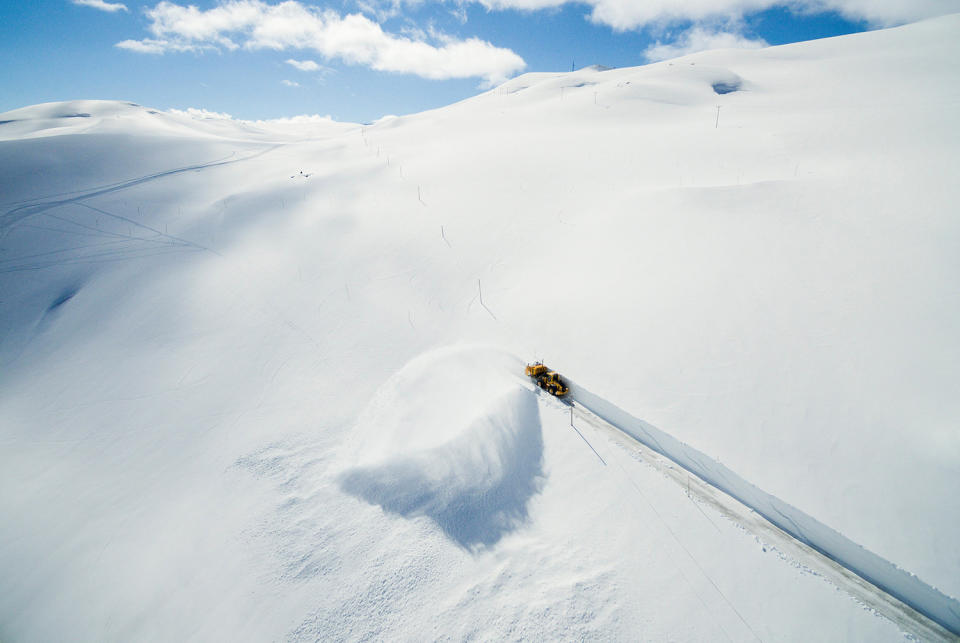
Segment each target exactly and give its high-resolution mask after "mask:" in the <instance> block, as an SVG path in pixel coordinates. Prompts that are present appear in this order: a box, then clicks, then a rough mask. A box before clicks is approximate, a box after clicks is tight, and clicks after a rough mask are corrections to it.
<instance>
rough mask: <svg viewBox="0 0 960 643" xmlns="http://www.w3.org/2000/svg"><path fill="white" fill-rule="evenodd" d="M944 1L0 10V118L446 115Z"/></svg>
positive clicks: (147, 5) (98, 5)
mask: <svg viewBox="0 0 960 643" xmlns="http://www.w3.org/2000/svg"><path fill="white" fill-rule="evenodd" d="M956 1H957V3H958V6H953V7H951V5H950V3H951V2H954V0H946V2H944V0H929V1H925V0H878V1H877V2H866V3H864V2H862V1H860V0H792V2H791V3H790V5H789V6H790V7H792V8H791V9H788V8H787V5H785V4H783V3H782V2H777V1H776V0H699V1H698V2H690V1H686V2H680V1H677V0H580V1H578V2H568V1H567V0H342V1H336V2H323V0H288V1H287V2H284V3H282V4H281V3H280V2H279V1H278V0H228V1H195V4H194V7H193V8H192V9H191V8H190V6H189V5H188V3H186V2H179V1H177V0H165V1H161V0H158V1H156V2H141V1H139V0H126V1H125V2H122V3H121V2H120V1H119V0H117V1H113V0H39V1H37V2H13V1H8V2H4V3H2V4H0V62H2V65H0V87H2V88H3V89H2V92H0V111H7V110H10V109H14V108H17V107H23V106H26V105H31V104H35V103H41V102H48V101H56V100H69V99H79V98H102V99H122V100H129V101H133V102H137V103H140V104H143V105H149V106H151V107H154V108H158V109H169V108H179V109H185V108H188V107H195V108H203V109H207V110H211V111H216V112H226V113H229V114H232V115H233V116H235V117H237V118H244V119H261V118H275V117H284V116H293V115H296V114H321V115H326V114H329V115H331V116H333V117H334V118H336V119H337V120H349V121H356V122H364V121H371V120H374V119H376V118H378V117H380V116H382V115H384V114H406V113H411V112H417V111H421V110H424V109H429V108H432V107H439V106H442V105H446V104H449V103H451V102H454V101H457V100H460V99H463V98H466V97H468V96H471V95H473V94H476V93H477V92H478V91H480V90H481V89H482V88H483V87H486V86H489V85H490V84H496V83H497V82H500V81H502V80H503V79H504V78H507V77H510V76H512V75H516V74H517V73H522V72H524V71H564V70H569V69H570V68H571V66H572V65H576V66H577V67H580V66H584V65H589V64H594V63H599V64H603V65H607V66H611V67H623V66H632V65H641V64H644V63H646V62H648V61H649V60H651V59H655V58H657V57H664V56H672V55H676V54H679V53H684V52H688V51H694V50H697V49H703V48H714V47H717V46H743V47H756V46H762V45H764V44H771V45H776V44H783V43H787V42H795V41H800V40H809V39H814V38H822V37H828V36H834V35H839V34H845V33H852V32H856V31H862V30H865V29H869V28H875V27H881V26H887V25H894V24H900V23H903V22H909V21H913V20H917V19H921V18H923V17H927V16H930V15H936V14H937V13H942V12H943V11H944V8H948V9H950V8H952V10H960V0H956ZM863 5H869V6H868V7H867V8H866V9H865V8H864V7H863ZM744 7H751V8H757V7H759V8H760V10H753V11H749V10H745V9H744Z"/></svg>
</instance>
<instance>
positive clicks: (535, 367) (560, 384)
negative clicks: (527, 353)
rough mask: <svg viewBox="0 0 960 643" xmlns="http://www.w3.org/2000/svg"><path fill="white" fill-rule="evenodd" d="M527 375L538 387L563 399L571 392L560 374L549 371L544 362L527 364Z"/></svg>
mask: <svg viewBox="0 0 960 643" xmlns="http://www.w3.org/2000/svg"><path fill="white" fill-rule="evenodd" d="M526 373H527V375H528V376H530V378H531V379H532V380H533V381H534V383H535V384H536V385H537V386H539V387H540V388H542V389H543V390H544V391H546V392H547V393H549V394H551V395H555V396H556V397H563V396H564V395H566V394H567V393H569V392H570V387H569V386H567V385H566V383H565V382H564V381H563V380H562V379H560V374H559V373H557V372H556V371H551V370H550V369H548V368H547V367H546V366H544V365H543V362H536V363H535V364H527V370H526Z"/></svg>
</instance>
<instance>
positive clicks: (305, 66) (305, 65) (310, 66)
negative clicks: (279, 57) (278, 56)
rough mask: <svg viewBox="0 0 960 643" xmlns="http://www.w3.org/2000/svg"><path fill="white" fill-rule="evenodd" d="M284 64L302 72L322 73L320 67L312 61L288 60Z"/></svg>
mask: <svg viewBox="0 0 960 643" xmlns="http://www.w3.org/2000/svg"><path fill="white" fill-rule="evenodd" d="M283 62H285V63H287V64H288V65H290V66H291V67H294V68H295V69H299V70H300V71H320V69H321V67H320V65H318V64H317V63H315V62H314V61H312V60H294V59H293V58H288V59H287V60H284V61H283Z"/></svg>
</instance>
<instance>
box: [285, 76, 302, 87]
mask: <svg viewBox="0 0 960 643" xmlns="http://www.w3.org/2000/svg"><path fill="white" fill-rule="evenodd" d="M280 82H281V83H283V84H284V85H286V86H287V87H299V86H300V83H298V82H297V81H295V80H287V79H286V78H284V79H283V80H281V81H280Z"/></svg>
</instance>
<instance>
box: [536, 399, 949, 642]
mask: <svg viewBox="0 0 960 643" xmlns="http://www.w3.org/2000/svg"><path fill="white" fill-rule="evenodd" d="M568 382H569V380H568ZM569 384H570V387H571V397H570V398H569V399H566V400H559V399H556V398H549V399H551V400H552V401H554V402H557V403H561V404H562V405H564V406H566V407H569V408H570V409H571V418H577V419H578V420H580V421H582V422H583V423H584V424H585V425H586V426H589V427H590V429H591V430H592V431H593V433H594V436H592V437H598V436H599V437H603V438H604V439H606V440H607V441H608V442H610V443H612V444H614V445H616V446H617V447H619V448H621V449H623V450H625V451H627V452H628V453H630V454H632V455H634V456H636V458H637V459H639V460H640V461H642V462H645V463H648V464H650V465H651V466H653V467H655V468H656V469H657V470H658V471H660V472H661V474H662V475H664V476H666V477H668V478H670V479H672V480H673V481H674V482H675V483H676V484H677V485H679V486H680V487H681V488H683V489H684V490H685V493H686V495H687V496H688V497H689V498H690V500H691V502H693V503H694V504H695V505H697V508H698V509H700V510H701V513H704V512H703V507H707V508H709V509H712V510H713V511H714V512H716V513H717V514H719V515H720V516H722V517H724V518H726V519H727V520H730V521H731V522H733V523H734V524H736V525H737V526H739V527H740V528H742V529H743V530H744V531H746V532H748V533H750V534H752V535H753V536H755V537H756V538H757V539H758V540H760V541H761V542H762V543H763V545H764V547H765V548H767V549H772V550H773V551H774V552H775V553H776V554H777V555H778V556H779V557H780V558H781V559H783V560H785V561H786V562H789V563H791V564H793V565H796V566H798V567H799V568H801V569H803V570H804V571H806V572H808V573H811V574H814V575H816V576H818V577H820V578H822V579H823V580H825V581H826V582H828V583H830V584H832V585H834V586H835V587H837V588H838V589H841V590H843V591H844V592H846V593H847V594H848V595H849V596H850V597H851V598H853V599H854V600H855V601H857V602H858V603H860V604H861V605H863V606H864V607H865V609H868V610H871V611H873V612H874V613H876V614H878V615H880V616H882V617H884V618H886V619H888V620H890V621H891V622H893V623H894V624H896V626H897V627H898V628H899V629H900V630H901V631H902V632H904V633H906V634H908V635H910V636H913V637H917V638H918V639H920V640H924V641H960V603H958V602H957V601H956V600H955V599H953V598H950V597H948V596H946V595H944V594H942V593H941V592H940V591H939V590H937V589H935V588H933V587H931V586H929V585H927V584H926V583H924V582H923V581H921V580H920V579H919V578H917V577H916V576H914V575H913V574H911V573H909V572H908V571H906V570H903V569H900V568H899V567H896V566H895V565H893V564H892V563H890V562H889V561H886V560H884V559H883V558H881V557H880V556H877V555H876V554H874V553H872V552H870V551H868V550H866V549H864V548H863V547H862V546H860V545H857V544H856V543H854V542H852V541H850V540H849V539H848V538H846V537H845V536H843V535H842V534H840V533H838V532H836V531H834V530H833V529H831V528H830V527H828V526H826V525H823V524H822V523H819V522H818V521H816V520H815V519H814V518H812V517H810V516H808V515H807V514H805V513H803V512H801V511H800V510H798V509H796V508H795V507H793V506H791V505H789V504H787V503H785V502H783V501H782V500H780V499H779V498H775V497H774V496H771V495H769V494H767V493H766V492H764V491H762V490H760V489H758V488H757V487H755V486H754V485H752V484H750V483H749V482H747V481H745V480H743V479H742V478H740V477H739V476H738V475H737V474H735V473H733V472H732V471H730V470H729V469H727V468H726V467H724V466H723V465H721V464H720V463H719V462H717V461H714V460H711V459H710V458H709V457H708V456H706V454H703V453H700V452H699V451H696V450H695V449H693V448H692V447H689V446H688V445H686V444H683V443H681V442H679V441H678V440H676V439H675V438H673V437H672V436H670V435H669V434H666V433H664V432H662V431H660V430H659V429H656V428H655V427H652V426H651V425H649V424H647V423H645V422H643V421H642V420H638V419H637V418H634V417H633V416H631V415H629V414H627V413H626V412H624V411H622V409H619V408H617V407H615V406H614V405H612V404H610V403H609V402H607V401H606V400H602V399H601V398H599V397H598V396H596V395H594V394H592V393H590V392H589V391H586V390H585V389H583V388H582V387H580V386H577V385H576V384H574V383H573V382H569ZM543 397H545V398H548V397H549V396H548V395H547V394H543ZM585 401H586V402H587V403H586V404H585V403H584V402H585ZM591 406H593V407H594V408H597V407H600V408H599V411H600V412H599V413H598V412H596V411H595V410H594V409H592V408H590V407H591ZM601 413H603V414H604V415H606V416H610V415H613V416H615V417H613V418H610V417H604V415H601ZM611 419H613V420H619V421H617V422H616V423H615V422H614V421H611ZM634 423H636V426H632V425H633V424H634ZM571 424H572V422H571ZM584 424H581V425H580V426H579V427H574V429H576V430H577V432H578V433H579V434H580V435H581V437H583V438H584V441H586V442H587V444H588V445H589V446H590V449H591V450H593V451H594V453H597V451H596V449H595V448H594V444H591V443H590V441H589V440H588V437H591V436H585V435H584V433H583V432H582V431H581V429H583V428H584ZM638 428H639V430H637V429H638ZM637 433H639V434H640V435H639V436H638V435H637ZM658 434H659V435H658ZM641 437H643V438H649V439H648V440H644V439H641ZM597 456H598V458H600V460H598V466H606V464H607V463H606V461H605V460H604V459H603V458H602V457H601V456H600V454H599V453H597ZM678 460H680V461H678ZM744 487H748V488H749V489H750V490H751V491H752V493H746V494H745V493H742V492H743V491H744ZM738 492H741V493H738ZM743 496H747V497H743ZM751 496H752V497H751ZM750 500H755V501H757V502H755V503H751V502H750ZM753 504H756V505H757V506H752V505H753ZM704 516H705V517H706V518H707V520H708V521H710V522H711V523H712V522H713V521H712V520H710V518H709V516H707V515H706V513H704ZM714 527H716V525H714ZM878 577H879V578H878Z"/></svg>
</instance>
